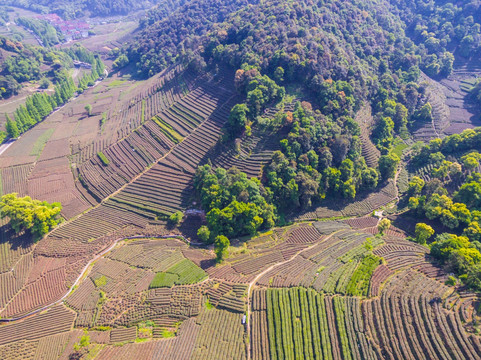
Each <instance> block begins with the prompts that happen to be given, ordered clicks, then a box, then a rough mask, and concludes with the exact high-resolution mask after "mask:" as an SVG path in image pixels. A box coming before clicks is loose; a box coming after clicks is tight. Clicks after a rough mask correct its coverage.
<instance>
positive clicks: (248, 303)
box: [247, 230, 342, 360]
mask: <svg viewBox="0 0 481 360" xmlns="http://www.w3.org/2000/svg"><path fill="white" fill-rule="evenodd" d="M340 231H342V230H337V231H335V232H333V233H331V234H329V235H328V236H327V237H325V238H324V239H323V241H325V240H328V239H329V238H331V237H332V236H334V235H335V234H337V233H338V232H340ZM317 244H318V243H317V242H316V243H314V244H312V245H311V246H309V247H307V248H305V249H302V250H300V251H298V252H297V253H295V254H294V256H293V257H291V258H290V259H288V260H285V261H282V262H279V263H277V264H273V265H271V266H269V267H268V268H267V269H265V270H264V271H262V272H261V273H259V274H258V275H257V276H256V277H255V278H254V279H253V280H252V281H251V282H250V283H249V287H248V288H247V360H250V359H251V318H250V313H251V302H252V301H251V292H252V287H253V286H255V284H256V282H257V280H259V279H260V278H261V277H262V276H264V275H265V274H267V273H268V272H269V271H271V270H272V269H274V268H276V267H278V266H280V265H284V264H287V263H289V262H291V261H292V260H294V259H295V258H296V257H298V256H299V255H300V254H302V253H303V252H304V251H307V250H310V249H312V248H313V247H314V246H316V245H317Z"/></svg>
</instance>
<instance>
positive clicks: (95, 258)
mask: <svg viewBox="0 0 481 360" xmlns="http://www.w3.org/2000/svg"><path fill="white" fill-rule="evenodd" d="M153 238H154V239H168V238H181V239H182V240H183V241H184V242H187V243H189V240H188V239H186V238H185V237H183V236H182V235H178V234H171V235H163V236H157V237H152V236H140V235H138V236H131V237H127V238H126V237H120V238H118V239H116V240H115V241H114V242H113V244H112V245H111V246H109V247H108V248H107V249H104V250H103V251H102V252H100V253H98V254H97V255H96V256H95V257H94V258H93V259H91V260H90V261H89V262H88V263H87V264H86V265H85V266H84V268H83V269H82V271H81V273H80V274H79V276H78V277H77V279H76V280H75V281H74V283H73V284H72V286H71V287H70V289H69V290H68V291H67V292H66V293H65V295H63V296H62V297H61V298H60V299H58V300H56V301H54V302H52V303H50V304H48V305H45V306H43V307H41V308H40V309H37V310H34V311H31V312H29V313H27V314H25V315H22V316H19V317H16V318H1V319H0V322H9V323H11V322H15V321H19V320H22V319H25V318H27V317H29V316H32V315H34V314H36V313H39V312H41V311H45V310H48V309H50V308H51V307H52V306H55V305H57V304H60V303H61V302H62V301H64V300H65V299H66V298H67V296H69V295H70V294H71V293H72V292H73V291H74V290H75V288H76V286H77V285H78V283H79V282H80V281H81V280H82V278H83V277H84V276H85V275H86V274H88V272H89V270H90V266H91V265H92V264H93V263H94V262H96V261H97V260H99V259H100V258H102V257H104V256H105V255H107V254H108V253H109V252H110V251H112V250H113V249H114V248H115V246H116V245H117V244H118V243H119V242H120V241H124V240H134V239H153ZM206 280H207V279H206ZM204 281H205V280H204Z"/></svg>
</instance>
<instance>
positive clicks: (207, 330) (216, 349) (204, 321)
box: [192, 308, 246, 360]
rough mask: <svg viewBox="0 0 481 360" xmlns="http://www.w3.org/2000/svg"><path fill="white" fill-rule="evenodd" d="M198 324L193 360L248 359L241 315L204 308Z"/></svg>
mask: <svg viewBox="0 0 481 360" xmlns="http://www.w3.org/2000/svg"><path fill="white" fill-rule="evenodd" d="M196 322H197V324H199V325H200V330H199V335H198V337H197V341H196V343H195V346H194V351H193V353H192V359H195V360H210V359H226V360H227V359H232V360H242V359H246V347H245V343H244V333H245V330H244V326H243V325H242V315H241V314H238V313H232V312H229V311H226V310H218V309H215V308H213V309H206V308H204V309H203V310H202V312H201V314H200V315H199V317H198V318H197V320H196Z"/></svg>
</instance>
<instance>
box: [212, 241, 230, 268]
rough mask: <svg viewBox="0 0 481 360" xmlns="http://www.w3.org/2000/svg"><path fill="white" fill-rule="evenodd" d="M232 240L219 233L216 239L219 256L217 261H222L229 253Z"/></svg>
mask: <svg viewBox="0 0 481 360" xmlns="http://www.w3.org/2000/svg"><path fill="white" fill-rule="evenodd" d="M229 246H230V241H229V239H228V238H227V237H225V236H224V235H218V236H217V237H216V238H215V240H214V252H215V255H216V257H217V262H222V260H224V258H225V257H226V256H227V255H228V249H229Z"/></svg>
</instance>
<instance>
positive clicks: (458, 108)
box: [440, 59, 481, 135]
mask: <svg viewBox="0 0 481 360" xmlns="http://www.w3.org/2000/svg"><path fill="white" fill-rule="evenodd" d="M479 75H481V66H480V64H479V60H478V59H473V60H469V61H459V60H458V61H455V64H454V70H453V73H452V74H451V75H450V76H448V77H447V78H446V79H443V80H441V82H440V83H441V84H442V85H443V88H444V93H445V95H446V105H448V107H449V127H447V128H446V129H444V133H445V134H446V135H452V134H457V133H460V132H461V131H463V130H465V129H467V128H473V127H476V126H480V125H481V120H480V118H479V113H478V111H477V110H476V109H475V108H474V107H473V105H472V104H470V103H469V101H468V99H467V98H466V95H467V90H468V88H469V87H470V86H469V85H468V86H466V83H469V82H472V80H473V79H474V78H476V77H479Z"/></svg>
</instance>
